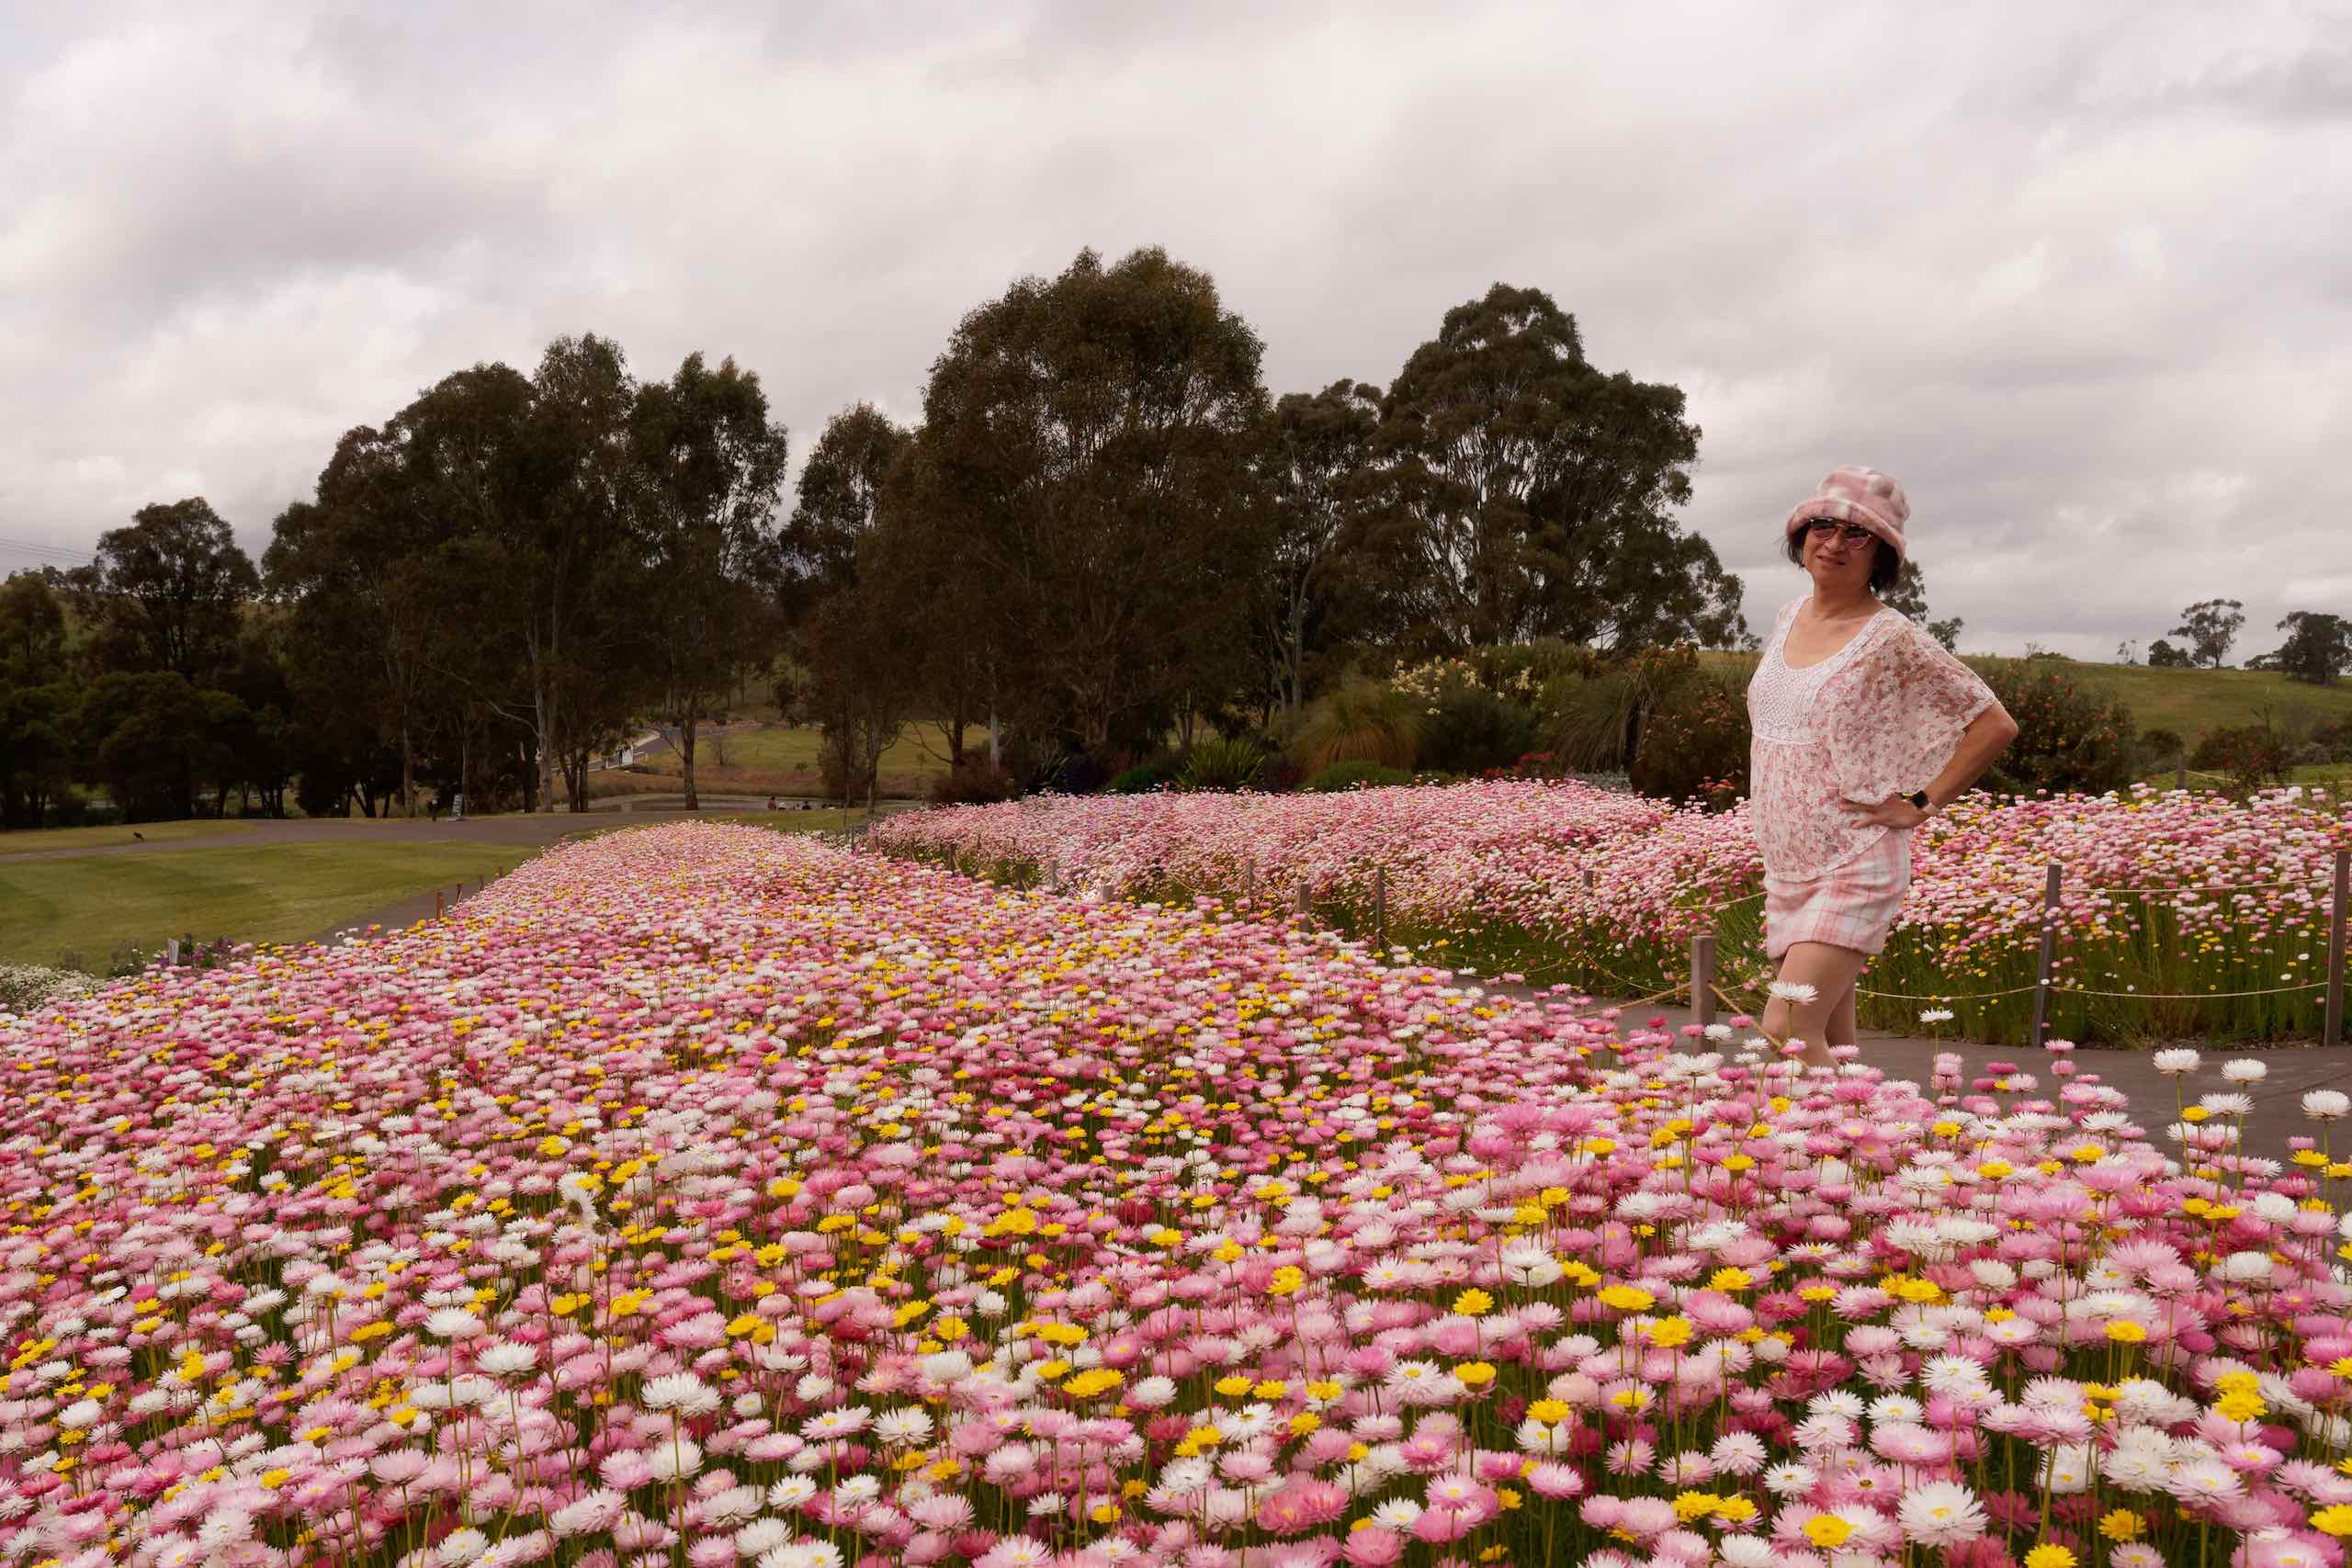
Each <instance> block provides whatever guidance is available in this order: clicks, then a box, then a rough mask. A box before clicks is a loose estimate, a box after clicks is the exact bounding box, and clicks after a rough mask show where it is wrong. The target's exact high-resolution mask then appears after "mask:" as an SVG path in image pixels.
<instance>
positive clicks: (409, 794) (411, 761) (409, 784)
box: [401, 713, 416, 818]
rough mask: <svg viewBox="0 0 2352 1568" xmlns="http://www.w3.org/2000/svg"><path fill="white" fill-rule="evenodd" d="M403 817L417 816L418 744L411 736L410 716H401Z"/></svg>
mask: <svg viewBox="0 0 2352 1568" xmlns="http://www.w3.org/2000/svg"><path fill="white" fill-rule="evenodd" d="M401 815H402V816H403V817H407V818H414V817H415V816H416V744H415V742H414V740H413V739H411V737H410V734H409V724H408V715H407V714H405V713H403V714H401Z"/></svg>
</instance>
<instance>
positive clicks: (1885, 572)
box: [1781, 527, 1903, 593]
mask: <svg viewBox="0 0 2352 1568" xmlns="http://www.w3.org/2000/svg"><path fill="white" fill-rule="evenodd" d="M1804 536H1805V530H1804V528H1802V527H1800V528H1798V529H1797V530H1796V531H1795V532H1793V533H1792V534H1791V535H1790V536H1789V537H1788V542H1787V544H1785V545H1783V546H1782V547H1781V554H1782V555H1784V556H1787V557H1788V558H1789V562H1790V564H1791V565H1792V566H1803V565H1804ZM1871 543H1872V544H1874V545H1876V546H1877V547H1878V554H1877V555H1875V556H1873V557H1872V558H1871V592H1873V593H1883V592H1886V591H1887V590H1888V589H1890V588H1892V587H1894V581H1895V579H1897V578H1899V577H1901V576H1902V575H1903V562H1902V561H1901V560H1900V559H1899V558H1896V556H1895V553H1894V546H1893V545H1890V544H1888V543H1887V542H1886V541H1885V540H1884V539H1882V538H1880V537H1879V536H1876V535H1875V534H1873V535H1872V536H1871Z"/></svg>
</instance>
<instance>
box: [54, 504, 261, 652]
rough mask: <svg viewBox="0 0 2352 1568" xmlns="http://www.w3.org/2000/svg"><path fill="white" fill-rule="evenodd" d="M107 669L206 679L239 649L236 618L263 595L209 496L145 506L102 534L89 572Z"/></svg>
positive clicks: (87, 584)
mask: <svg viewBox="0 0 2352 1568" xmlns="http://www.w3.org/2000/svg"><path fill="white" fill-rule="evenodd" d="M81 583H82V586H83V588H84V591H85V594H86V599H87V604H88V607H89V613H90V615H91V619H92V621H93V623H94V624H95V626H96V628H97V637H96V658H97V661H98V663H99V665H100V667H101V668H103V669H108V670H130V671H147V670H167V671H171V672H172V673H173V674H175V675H178V676H180V677H181V678H182V679H184V680H187V681H201V680H202V679H204V678H205V677H206V676H208V675H209V674H210V673H211V672H212V671H214V670H217V669H218V668H219V667H220V665H222V664H224V663H226V662H227V661H228V660H230V659H231V658H232V657H233V656H234V654H235V650H236V646H237V617H238V614H239V612H240V611H242V610H243V607H244V606H245V605H246V604H249V603H250V602H251V601H252V600H253V598H254V595H255V594H257V593H259V592H261V579H260V576H259V574H258V573H256V572H255V571H254V563H253V561H252V560H251V558H248V557H247V556H246V554H245V552H244V551H243V550H242V549H240V548H238V547H237V541H236V538H235V536H233V535H232V534H231V533H230V531H229V525H228V524H227V523H226V522H224V521H222V520H221V517H220V513H216V512H214V511H213V510H212V507H211V505H210V504H209V502H206V501H205V499H204V498H203V497H202V496H191V497H189V498H188V499H187V500H186V501H176V502H171V503H170V504H168V505H164V504H157V505H153V506H142V507H141V508H140V509H139V510H138V511H137V512H135V513H132V514H131V522H130V526H129V527H127V528H114V529H109V530H108V531H107V532H106V533H104V534H102V535H100V536H98V548H97V558H96V562H95V563H94V564H93V565H91V566H89V567H86V568H85V569H83V572H82V574H81Z"/></svg>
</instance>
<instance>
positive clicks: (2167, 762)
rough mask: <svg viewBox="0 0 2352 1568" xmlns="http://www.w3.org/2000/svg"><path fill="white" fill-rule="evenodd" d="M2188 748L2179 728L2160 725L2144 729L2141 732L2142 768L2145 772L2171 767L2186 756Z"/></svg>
mask: <svg viewBox="0 0 2352 1568" xmlns="http://www.w3.org/2000/svg"><path fill="white" fill-rule="evenodd" d="M2187 753H2188V742H2187V741H2186V740H2183V739H2181V738H2180V731H2178V730H2177V729H2165V728H2162V727H2161V726H2159V727H2158V728H2154V729H2143V730H2142V731H2141V732H2140V769H2141V771H2142V772H2143V773H2154V772H2156V771H2157V770H2159V769H2162V768H2169V767H2171V766H2172V765H2173V763H2174V762H2175V761H2178V760H2179V759H2180V758H2182V757H2183V756H2185V755H2186V754H2187Z"/></svg>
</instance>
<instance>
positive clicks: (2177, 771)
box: [2172, 751, 2188, 789]
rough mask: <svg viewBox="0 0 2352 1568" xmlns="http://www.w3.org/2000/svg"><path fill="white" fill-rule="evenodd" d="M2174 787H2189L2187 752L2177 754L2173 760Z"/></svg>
mask: <svg viewBox="0 0 2352 1568" xmlns="http://www.w3.org/2000/svg"><path fill="white" fill-rule="evenodd" d="M2172 787H2173V788H2175V789H2187V788H2188V752H2186V751H2182V752H2179V753H2177V754H2176V755H2175V756H2174V758H2173V760H2172Z"/></svg>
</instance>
